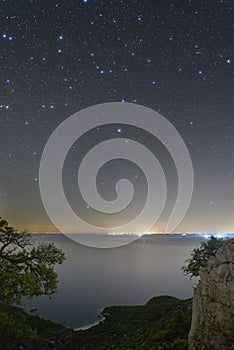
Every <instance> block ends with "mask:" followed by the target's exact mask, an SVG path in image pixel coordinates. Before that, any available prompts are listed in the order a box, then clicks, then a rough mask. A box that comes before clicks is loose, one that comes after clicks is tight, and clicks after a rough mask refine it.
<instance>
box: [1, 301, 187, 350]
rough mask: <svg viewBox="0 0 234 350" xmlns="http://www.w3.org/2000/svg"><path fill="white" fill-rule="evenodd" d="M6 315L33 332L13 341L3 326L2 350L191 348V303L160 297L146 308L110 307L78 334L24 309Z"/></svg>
mask: <svg viewBox="0 0 234 350" xmlns="http://www.w3.org/2000/svg"><path fill="white" fill-rule="evenodd" d="M7 314H8V317H9V318H11V319H12V322H13V320H14V318H17V319H21V320H22V322H23V323H24V324H25V325H26V324H27V325H28V327H29V329H30V332H29V334H28V336H27V329H26V328H25V330H24V331H23V327H25V326H24V325H23V327H22V329H19V336H18V338H17V337H16V338H15V340H14V341H13V339H12V338H11V334H10V332H11V331H10V330H7V327H6V329H4V328H3V327H2V326H1V329H0V331H1V333H2V334H0V336H1V337H0V339H1V340H0V346H1V349H3V350H8V349H11V350H14V349H24V350H31V349H33V350H47V349H54V350H55V349H57V350H62V349H63V350H70V349H74V350H76V349H77V350H78V349H79V350H108V349H109V350H112V349H113V350H114V349H118V350H136V349H139V350H146V349H147V350H155V349H158V350H170V349H175V350H184V349H187V347H188V342H187V339H188V333H189V329H190V324H191V315H192V300H191V299H187V300H180V299H177V298H174V297H171V296H160V297H155V298H153V299H151V300H150V301H149V302H147V303H146V304H145V305H143V306H113V307H107V308H105V309H104V310H103V311H102V315H101V317H102V318H103V319H104V320H103V321H101V322H100V324H98V325H96V326H93V327H92V328H90V329H88V330H79V331H74V330H72V329H68V328H65V327H63V326H61V325H58V324H56V323H54V322H52V321H49V320H46V319H44V318H41V317H39V316H32V315H29V314H26V313H25V312H24V311H23V309H21V308H16V307H12V306H11V307H8V309H7ZM8 321H9V320H8ZM23 323H22V324H23ZM8 324H9V322H8ZM5 332H6V333H5ZM7 332H8V334H7ZM23 334H24V336H23ZM4 338H5V341H4Z"/></svg>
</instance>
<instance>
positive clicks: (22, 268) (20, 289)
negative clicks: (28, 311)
mask: <svg viewBox="0 0 234 350" xmlns="http://www.w3.org/2000/svg"><path fill="white" fill-rule="evenodd" d="M64 259H65V256H64V253H63V252H62V251H61V250H60V249H57V248H56V247H55V246H54V244H53V243H50V244H40V245H37V246H35V245H34V246H33V244H32V240H31V237H30V235H29V234H28V233H27V232H18V231H17V230H15V229H14V228H13V227H10V226H9V225H8V222H7V221H6V220H3V219H1V218H0V303H1V304H0V339H1V342H2V344H5V346H7V344H11V347H10V349H14V348H17V349H18V347H15V346H16V345H15V344H17V342H18V341H19V340H22V341H24V342H26V343H30V342H32V341H33V339H35V338H36V336H37V332H36V330H35V329H33V328H32V327H31V324H30V325H29V324H28V323H27V320H28V318H27V317H26V316H25V314H23V313H18V314H17V317H15V316H16V314H15V313H11V314H9V312H8V309H7V306H9V305H11V304H20V303H21V302H22V299H23V298H24V297H27V298H32V297H33V296H39V295H47V296H49V297H51V295H52V294H53V293H54V292H55V291H56V288H57V282H58V280H57V273H56V272H55V271H54V266H55V264H62V262H63V261H64ZM2 346H3V345H2ZM1 348H2V347H1Z"/></svg>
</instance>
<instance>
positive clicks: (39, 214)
mask: <svg viewBox="0 0 234 350" xmlns="http://www.w3.org/2000/svg"><path fill="white" fill-rule="evenodd" d="M232 6H233V4H232V1H228V0H227V1H226V0H219V1H217V0H204V1H202V0H197V1H195V0H194V1H193V0H187V1H180V0H176V1H165V0H157V1H156V0H154V1H153V0H151V1H147V0H144V1H143V0H142V1H140V0H137V1H136V0H131V1H130V0H129V1H128V0H120V1H117V0H116V1H95V0H86V1H84V0H83V1H79V0H76V1H53V0H50V1H49V0H47V1H40V0H37V1H36V0H35V1H33V0H31V1H26V0H25V1H11V0H7V1H1V2H0V70H1V74H0V86H1V94H0V131H1V138H0V161H1V170H0V216H2V217H4V218H6V219H7V220H8V221H9V222H10V224H12V225H15V226H17V227H18V228H19V229H23V228H27V229H29V230H31V231H32V232H44V231H48V232H56V228H55V227H54V226H53V224H52V223H51V222H50V220H49V218H48V216H47V214H46V212H45V210H44V208H43V205H42V201H41V197H40V191H39V183H38V177H39V174H38V173H39V164H40V158H41V155H42V152H43V149H44V147H45V144H46V142H47V140H48V138H49V136H50V135H51V133H52V132H53V131H54V129H55V128H56V127H57V126H58V125H59V124H60V123H61V122H62V121H64V120H65V119H66V118H67V117H69V116H70V115H72V114H73V113H75V112H77V111H79V110H81V109H83V108H86V107H89V106H92V105H95V104H99V103H104V102H123V103H125V102H132V103H137V104H140V105H143V106H147V107H149V108H152V109H154V110H155V111H157V112H159V113H161V114H162V115H163V116H164V117H166V118H167V119H168V120H169V121H170V122H171V123H172V124H173V125H174V126H175V127H176V128H177V130H178V132H179V133H180V134H181V136H182V137H183V139H184V141H185V143H186V145H187V147H188V149H189V152H190V155H191V158H192V162H193V166H194V175H195V183H194V195H193V198H192V202H191V205H190V208H189V211H188V213H187V215H186V217H185V219H184V220H183V222H182V223H181V225H180V226H179V227H178V228H177V231H184V232H187V231H189V232H191V231H193V232H194V231H203V232H207V231H215V232H225V231H229V232H233V231H234V215H233V212H234V137H233V130H234V119H233V101H234V99H233V89H232V85H233V84H232V82H233V79H232V77H233V76H232V72H233V70H232V64H233V58H232V52H233V45H232V31H233V25H232V18H231V13H232ZM114 137H126V138H130V139H133V140H137V141H139V142H142V143H143V144H144V145H146V146H147V147H148V148H149V149H151V150H152V151H153V152H155V154H156V153H157V154H158V155H159V158H160V155H161V159H160V160H161V161H162V163H164V166H165V168H166V169H167V174H168V179H169V180H170V179H171V180H173V178H174V170H173V166H171V165H170V162H171V159H170V156H169V155H168V154H167V152H165V150H163V149H161V148H162V147H161V145H159V143H158V142H157V141H155V140H154V139H153V138H152V137H151V136H150V135H146V133H145V132H142V131H141V130H138V129H137V128H131V127H128V126H126V125H113V124H111V125H109V126H105V127H104V126H100V128H96V129H94V130H91V131H90V133H88V134H87V135H84V136H83V137H82V138H81V139H80V140H78V141H77V142H76V143H75V144H74V146H73V147H72V150H71V152H70V153H71V154H70V153H69V156H68V157H67V160H66V165H67V168H66V169H67V170H66V171H64V188H65V192H66V194H67V196H68V197H69V200H70V202H71V205H72V206H73V207H74V210H77V211H79V212H80V213H81V214H82V215H83V216H84V217H86V218H87V219H91V220H93V219H95V215H97V213H95V212H94V211H93V210H92V208H89V207H88V206H87V205H86V204H85V203H83V202H82V200H81V198H80V194H79V191H78V190H76V189H75V187H76V185H77V183H76V176H77V167H78V164H79V161H81V159H82V157H83V156H84V155H85V153H86V152H87V150H88V149H90V148H92V147H93V146H94V145H95V144H96V143H98V142H101V141H102V140H106V139H109V138H114ZM124 173H125V176H127V177H128V178H129V179H130V180H131V181H132V183H133V184H134V186H135V187H136V195H135V200H134V203H133V206H132V207H131V208H129V210H128V213H127V215H126V214H123V218H122V220H123V221H124V220H127V218H128V216H131V215H134V210H135V211H136V212H138V211H139V210H140V207H141V204H142V201H144V195H145V194H144V193H145V191H144V190H145V179H144V174H143V173H142V172H141V171H140V169H137V168H136V166H134V165H133V164H130V163H129V162H127V161H122V163H121V161H118V160H116V161H113V164H109V165H108V164H107V166H105V167H103V171H102V174H101V173H100V174H99V175H100V176H98V179H97V183H98V186H99V190H100V193H101V194H102V195H103V196H104V197H105V198H106V199H108V200H111V199H113V195H114V194H113V186H112V185H113V184H114V183H115V182H116V181H117V179H118V177H119V176H120V178H121V176H122V175H124ZM126 173H127V175H126ZM102 186H103V187H102ZM173 186H174V185H171V190H172V192H174V187H173ZM169 188H170V186H169ZM171 200H173V194H172V199H171ZM168 208H169V209H170V200H169V204H168ZM169 209H168V211H169ZM166 211H167V210H166ZM166 217H167V213H164V215H163V218H162V220H161V221H162V223H161V224H159V225H158V226H155V231H159V230H162V231H163V223H164V221H165V220H166ZM115 219H116V218H115ZM101 220H102V219H101ZM117 220H120V219H119V218H117ZM104 221H105V220H104Z"/></svg>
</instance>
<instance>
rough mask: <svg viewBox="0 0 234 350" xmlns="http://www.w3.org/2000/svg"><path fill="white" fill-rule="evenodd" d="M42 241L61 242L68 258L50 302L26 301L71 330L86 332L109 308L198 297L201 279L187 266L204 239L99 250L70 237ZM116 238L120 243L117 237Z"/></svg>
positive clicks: (158, 239)
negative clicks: (83, 328)
mask: <svg viewBox="0 0 234 350" xmlns="http://www.w3.org/2000/svg"><path fill="white" fill-rule="evenodd" d="M33 238H34V239H35V240H36V242H51V241H53V242H55V244H56V246H57V247H58V248H61V249H62V250H63V251H64V252H65V254H66V261H65V263H64V264H63V265H62V266H59V267H57V272H58V278H59V284H58V292H57V293H56V294H55V295H54V296H53V297H52V299H49V298H47V297H38V298H34V299H33V300H30V301H26V302H25V307H26V309H30V308H33V307H37V311H36V312H35V314H39V315H41V316H44V317H47V318H49V319H51V320H53V321H56V322H59V323H62V324H64V325H66V326H71V327H81V326H85V325H88V324H91V323H93V322H95V321H97V313H98V311H100V309H102V308H103V307H105V306H108V305H134V304H144V303H145V302H146V301H147V300H149V299H150V298H152V297H153V296H156V295H162V294H163V295H165V294H166V295H173V296H176V297H179V298H189V297H191V296H192V293H193V287H194V286H195V285H196V283H197V280H196V279H192V280H190V279H189V277H188V276H187V277H186V276H184V275H183V274H182V272H181V266H182V265H183V264H184V261H185V259H186V258H188V256H189V255H190V252H191V251H192V250H193V249H194V248H195V247H198V246H199V245H200V243H201V241H202V240H205V238H204V237H201V236H189V235H187V236H181V235H154V236H152V235H151V236H146V237H141V238H140V239H139V240H137V241H135V242H133V243H130V244H128V245H125V246H122V247H118V248H112V249H98V248H89V247H86V246H82V245H80V244H78V243H75V242H73V241H72V240H70V239H69V238H68V237H66V236H64V235H42V234H41V235H33ZM113 239H117V238H116V237H113Z"/></svg>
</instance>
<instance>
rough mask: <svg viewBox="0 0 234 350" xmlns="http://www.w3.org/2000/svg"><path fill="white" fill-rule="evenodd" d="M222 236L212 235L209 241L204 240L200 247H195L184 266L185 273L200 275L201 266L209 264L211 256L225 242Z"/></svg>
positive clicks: (192, 275)
mask: <svg viewBox="0 0 234 350" xmlns="http://www.w3.org/2000/svg"><path fill="white" fill-rule="evenodd" d="M223 242H224V241H223V239H222V238H216V237H214V236H211V237H210V239H209V240H208V241H207V242H202V243H201V246H200V247H199V248H195V249H194V250H193V251H192V253H191V258H189V259H187V260H186V262H187V265H186V266H183V267H182V271H183V272H184V274H186V275H189V274H191V278H192V277H195V276H199V271H200V268H201V267H205V266H206V265H207V261H208V259H209V258H210V257H211V256H215V254H216V252H217V250H218V248H219V247H221V245H222V244H223Z"/></svg>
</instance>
